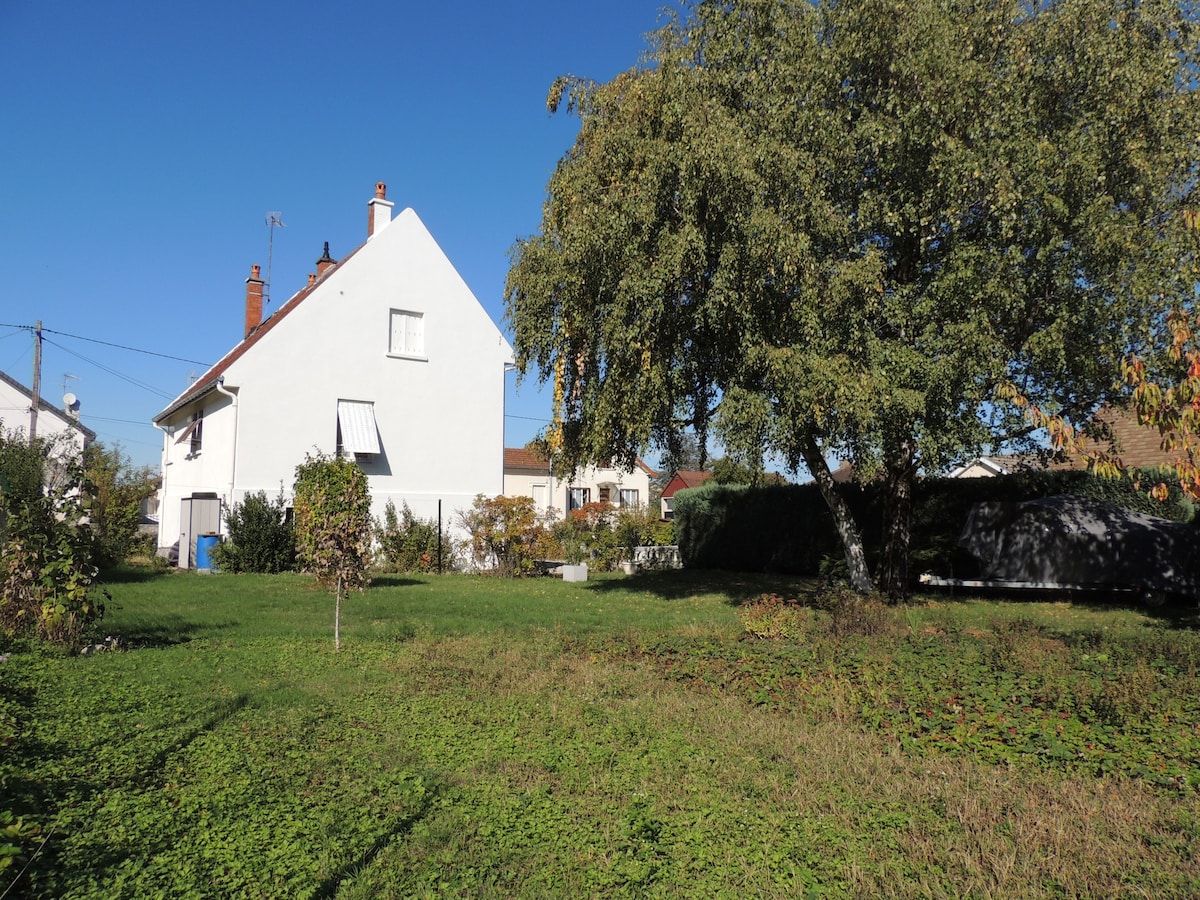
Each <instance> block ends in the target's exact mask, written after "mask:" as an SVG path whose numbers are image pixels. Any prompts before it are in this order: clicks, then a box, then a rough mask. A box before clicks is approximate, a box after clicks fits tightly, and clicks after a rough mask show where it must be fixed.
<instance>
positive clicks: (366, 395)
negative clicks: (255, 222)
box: [154, 183, 512, 565]
mask: <svg viewBox="0 0 1200 900" xmlns="http://www.w3.org/2000/svg"><path fill="white" fill-rule="evenodd" d="M262 292H263V281H262V279H261V278H260V277H259V267H258V266H252V267H251V272H250V277H249V278H248V279H247V280H246V317H245V334H244V336H243V339H242V341H241V342H240V343H239V344H237V346H235V347H234V348H233V349H232V350H230V351H229V352H228V353H227V354H225V356H224V357H223V358H222V359H221V360H220V361H219V362H218V363H217V364H216V365H214V366H213V367H212V368H211V369H209V370H208V371H207V372H205V373H204V374H203V375H202V376H201V377H200V378H199V379H198V380H197V381H196V382H195V383H194V384H192V385H191V386H190V387H189V388H188V389H187V390H186V391H184V392H183V393H182V394H180V395H179V396H178V397H177V398H175V400H173V401H172V402H171V403H170V405H168V406H167V407H166V409H164V410H163V411H162V412H160V413H159V414H158V415H157V416H155V417H154V424H155V425H157V426H158V427H159V428H160V429H161V430H162V432H163V452H162V504H161V507H160V511H159V515H160V528H159V544H160V550H161V549H165V548H166V547H169V546H170V545H171V544H173V543H174V542H175V540H176V539H177V538H178V539H179V540H180V544H179V546H180V564H181V565H186V564H187V560H188V559H189V558H190V557H191V554H193V553H194V550H195V539H196V536H197V535H199V534H205V533H215V532H218V531H219V530H222V529H223V528H224V522H223V518H222V513H223V511H224V510H226V509H227V508H228V507H229V506H230V505H231V504H234V503H238V502H241V501H242V499H243V498H245V497H246V495H247V494H250V493H254V492H257V491H266V493H267V495H268V496H270V497H275V496H276V495H277V494H278V493H279V491H280V486H281V485H282V488H283V490H284V493H285V495H287V496H290V493H291V488H292V485H293V483H294V481H295V470H296V466H297V465H298V464H299V463H301V462H303V461H304V458H305V455H306V454H309V453H313V452H314V451H317V450H320V451H322V452H324V453H328V454H332V453H339V454H342V455H346V456H352V457H353V458H354V459H356V460H357V461H358V463H359V464H360V465H361V466H362V469H363V471H364V472H365V473H366V474H367V476H368V480H369V484H370V490H371V496H372V512H373V513H374V514H375V515H377V516H381V515H382V513H383V509H384V506H385V505H386V503H387V501H388V500H392V501H394V502H395V504H396V506H397V507H399V506H400V505H401V503H402V502H407V503H408V505H409V507H411V508H412V510H413V512H414V513H416V514H417V515H418V516H421V517H423V518H435V517H436V516H437V515H438V512H439V501H440V508H441V512H442V516H443V521H445V522H447V523H449V521H450V520H451V518H452V516H453V513H454V511H455V510H456V509H459V508H466V507H469V506H470V505H471V502H472V500H473V498H474V497H475V495H476V494H478V493H484V494H489V495H495V494H498V493H500V492H501V490H502V488H503V485H504V475H503V447H504V376H505V371H506V370H507V369H508V368H509V367H511V365H512V348H511V347H510V346H509V344H508V342H507V341H506V340H505V338H504V336H503V334H502V333H501V332H500V329H499V328H497V327H496V325H495V323H494V322H492V320H491V318H490V317H489V316H488V314H487V313H486V312H485V311H484V309H483V307H482V306H480V304H479V301H478V300H477V299H476V298H475V295H474V294H472V293H471V290H470V288H468V287H467V285H466V283H465V282H463V280H462V278H461V277H460V276H459V274H458V272H457V271H455V269H454V266H453V265H451V263H450V261H449V260H448V259H447V258H446V256H445V254H443V253H442V250H441V248H440V247H439V246H438V245H437V243H436V242H435V241H434V239H433V237H432V236H431V235H430V234H429V232H428V231H427V230H426V228H425V226H424V225H423V224H422V223H421V220H420V219H419V218H418V217H417V214H416V213H415V212H413V211H412V210H411V209H406V210H404V211H403V212H401V213H400V214H399V215H398V216H397V217H396V218H395V219H394V220H393V219H392V203H391V201H389V200H387V198H386V188H385V186H384V185H383V184H382V183H380V184H377V185H376V189H375V197H374V198H373V199H372V200H371V201H370V202H369V204H368V226H367V240H366V241H365V242H364V243H363V244H362V245H361V246H359V247H358V249H356V250H354V251H353V252H352V253H350V254H349V255H348V256H346V257H345V258H343V259H342V260H341V261H337V260H335V259H333V258H332V257H331V256H330V255H329V245H328V244H326V245H325V253H324V254H323V255H322V257H321V258H320V259H319V260H317V271H316V273H315V274H313V275H310V276H309V277H308V284H307V285H306V286H305V287H304V288H303V289H302V290H300V291H299V292H298V293H296V294H294V295H293V296H292V297H291V298H290V299H289V300H287V302H285V303H284V304H283V305H282V306H280V308H279V309H278V310H277V311H276V312H275V313H274V314H273V315H271V316H270V317H269V318H267V319H266V320H262Z"/></svg>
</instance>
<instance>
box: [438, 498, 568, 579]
mask: <svg viewBox="0 0 1200 900" xmlns="http://www.w3.org/2000/svg"><path fill="white" fill-rule="evenodd" d="M459 523H460V524H461V525H462V527H463V529H464V530H465V531H466V532H467V533H468V534H469V535H470V536H471V558H472V560H473V561H474V563H475V565H476V566H478V567H479V568H481V569H491V570H494V571H495V572H496V573H497V574H499V575H500V576H502V577H505V578H515V577H517V576H519V575H528V574H530V573H531V572H533V571H534V568H535V566H534V564H535V561H536V560H537V559H539V558H546V557H548V556H549V555H550V554H551V553H552V552H553V550H552V543H553V542H552V540H551V538H550V535H549V532H548V531H547V529H546V527H545V525H544V524H543V523H542V522H540V521H539V520H538V516H537V511H536V510H535V509H534V506H533V499H532V498H531V497H504V496H497V497H485V496H484V495H483V494H477V495H476V496H475V502H474V504H473V505H472V506H471V508H470V509H469V510H466V511H460V512H459Z"/></svg>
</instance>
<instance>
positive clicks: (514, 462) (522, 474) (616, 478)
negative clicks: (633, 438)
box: [504, 447, 657, 518]
mask: <svg viewBox="0 0 1200 900" xmlns="http://www.w3.org/2000/svg"><path fill="white" fill-rule="evenodd" d="M655 477H657V473H656V472H655V471H654V470H653V469H651V468H650V467H649V466H648V465H646V464H645V463H644V462H643V461H642V460H640V459H639V460H637V462H636V463H635V465H634V467H633V471H631V472H627V471H624V470H622V469H616V468H613V467H612V466H585V467H583V468H580V469H577V470H576V471H575V472H573V473H572V474H571V476H570V477H569V478H554V477H552V476H551V474H550V464H549V462H548V461H547V460H546V458H545V457H544V456H542V455H541V454H540V453H537V452H535V451H533V450H528V449H525V448H520V447H505V448H504V496H506V497H532V498H533V504H534V507H535V508H536V509H537V511H538V512H539V513H545V512H546V510H548V509H553V510H554V511H555V513H556V515H557V517H558V518H563V517H564V516H565V515H566V513H568V512H570V511H571V510H573V509H580V508H582V507H583V506H586V505H587V504H588V503H610V504H612V505H613V506H617V507H622V508H629V507H638V506H643V507H644V506H646V505H647V504H648V503H649V502H650V479H651V478H655Z"/></svg>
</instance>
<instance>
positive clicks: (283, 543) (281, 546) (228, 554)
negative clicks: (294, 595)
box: [213, 489, 296, 574]
mask: <svg viewBox="0 0 1200 900" xmlns="http://www.w3.org/2000/svg"><path fill="white" fill-rule="evenodd" d="M225 527H226V529H227V530H228V532H229V535H228V539H227V540H225V541H222V542H221V543H219V544H217V546H216V547H215V548H213V562H214V563H215V564H216V566H217V568H219V569H220V570H221V571H223V572H264V573H267V574H275V573H278V572H287V571H290V570H291V569H292V567H293V566H294V565H295V562H296V535H295V531H294V530H293V528H292V523H291V521H289V519H288V514H287V504H286V503H285V501H284V497H283V491H282V489H281V490H280V492H279V495H278V496H277V497H276V498H275V500H270V499H268V497H267V493H266V491H258V492H257V493H254V494H247V495H246V498H245V499H244V500H242V502H241V503H235V504H234V505H233V507H232V508H231V509H229V510H228V511H227V512H226V513H225Z"/></svg>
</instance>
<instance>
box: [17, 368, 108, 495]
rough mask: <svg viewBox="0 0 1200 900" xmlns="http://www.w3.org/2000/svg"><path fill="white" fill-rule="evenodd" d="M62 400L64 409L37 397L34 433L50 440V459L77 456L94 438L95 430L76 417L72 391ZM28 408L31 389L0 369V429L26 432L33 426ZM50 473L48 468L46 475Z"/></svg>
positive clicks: (80, 457) (77, 404) (31, 398)
mask: <svg viewBox="0 0 1200 900" xmlns="http://www.w3.org/2000/svg"><path fill="white" fill-rule="evenodd" d="M63 400H64V405H65V407H66V408H65V409H61V408H59V407H57V406H55V405H53V404H52V403H47V402H46V400H45V398H44V397H38V414H37V424H36V429H37V436H38V437H39V438H43V439H45V440H48V441H50V442H51V444H52V455H51V457H50V458H51V461H53V460H54V459H55V458H58V457H61V458H66V457H68V456H70V457H74V458H75V459H76V460H80V459H82V458H83V451H84V448H86V447H87V445H88V444H89V443H91V442H92V441H94V440H95V439H96V432H94V431H92V429H90V428H88V427H87V426H86V425H83V424H82V423H81V422H80V421H79V402H78V401H77V400H76V399H75V396H74V395H73V394H67V395H66V396H65V397H63ZM32 412H33V391H31V390H30V389H29V388H27V387H25V385H23V384H21V382H19V381H17V380H16V379H15V378H10V377H9V376H8V375H6V374H5V373H4V372H0V424H3V427H4V431H5V432H6V433H7V432H12V433H17V434H21V435H28V434H29V433H30V431H31V429H33V428H34V427H35V426H34V424H33V422H32V415H31V414H32ZM51 474H52V473H50V472H48V473H47V477H50V476H51Z"/></svg>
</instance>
